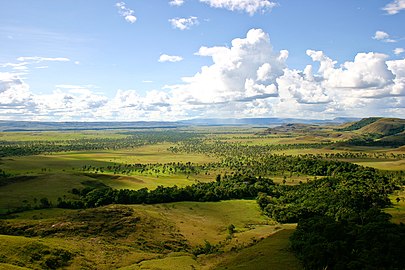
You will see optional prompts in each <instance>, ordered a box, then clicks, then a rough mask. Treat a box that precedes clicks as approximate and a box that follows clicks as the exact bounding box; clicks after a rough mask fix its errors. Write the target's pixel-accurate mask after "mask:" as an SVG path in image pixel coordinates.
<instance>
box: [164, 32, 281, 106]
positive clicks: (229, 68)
mask: <svg viewBox="0 0 405 270" xmlns="http://www.w3.org/2000/svg"><path fill="white" fill-rule="evenodd" d="M231 44H232V46H231V47H230V48H228V47H201V48H200V49H199V51H198V52H197V53H196V54H197V55H200V56H207V57H211V58H212V61H213V64H212V65H210V66H204V67H202V69H201V71H200V72H198V73H197V74H195V75H194V76H192V77H185V78H183V79H182V80H183V84H179V85H174V86H170V88H171V89H172V90H173V92H174V95H175V96H176V97H178V98H181V99H182V100H183V101H187V102H189V103H190V102H191V103H194V104H207V103H208V104H210V103H222V102H231V101H238V100H248V99H259V98H268V97H270V96H277V82H276V78H277V77H279V76H281V75H282V74H283V68H284V67H285V66H286V65H285V60H286V58H287V57H288V52H287V51H281V52H275V51H273V47H272V45H271V43H270V38H269V36H268V35H267V34H266V33H265V32H263V30H261V29H251V30H250V31H249V32H248V33H247V35H246V38H236V39H234V40H232V43H231Z"/></svg>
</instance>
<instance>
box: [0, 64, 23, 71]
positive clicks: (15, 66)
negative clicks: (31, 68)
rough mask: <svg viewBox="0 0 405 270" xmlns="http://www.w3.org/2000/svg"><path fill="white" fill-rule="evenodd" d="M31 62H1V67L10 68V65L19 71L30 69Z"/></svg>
mask: <svg viewBox="0 0 405 270" xmlns="http://www.w3.org/2000/svg"><path fill="white" fill-rule="evenodd" d="M28 64H29V63H27V62H22V63H5V64H0V67H3V68H8V67H10V68H11V69H13V70H17V71H25V70H28V67H27V65H28Z"/></svg>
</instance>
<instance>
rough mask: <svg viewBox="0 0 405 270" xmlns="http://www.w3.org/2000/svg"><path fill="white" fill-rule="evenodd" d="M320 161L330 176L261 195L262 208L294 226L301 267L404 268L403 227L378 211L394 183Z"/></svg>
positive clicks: (371, 171)
mask: <svg viewBox="0 0 405 270" xmlns="http://www.w3.org/2000/svg"><path fill="white" fill-rule="evenodd" d="M325 162H327V163H329V165H330V166H331V168H332V170H333V171H334V172H335V173H334V176H328V177H324V178H320V179H317V180H314V181H311V182H309V183H306V184H301V185H297V186H282V188H280V189H279V190H278V191H279V193H278V194H277V193H276V195H275V194H274V193H273V194H265V193H261V194H260V195H259V196H258V198H257V202H258V204H259V206H260V207H261V209H262V210H263V211H264V213H265V214H267V215H269V216H270V217H272V218H274V219H275V220H277V221H279V222H282V223H286V222H287V223H288V222H298V227H297V230H296V231H295V232H294V234H293V235H292V237H291V239H290V240H291V246H292V249H293V251H294V252H295V253H296V254H297V256H298V258H300V259H301V261H302V262H303V264H304V267H305V269H311V270H318V269H319V270H321V269H403V266H404V265H405V257H404V256H403V255H401V254H402V253H403V250H405V243H404V242H403V237H404V236H405V226H404V225H403V224H401V225H396V224H392V223H390V222H389V215H387V214H385V213H383V212H382V209H383V208H384V207H387V206H389V205H390V200H389V198H388V195H389V194H390V193H392V192H393V190H394V189H396V188H397V187H396V185H395V182H394V181H393V179H392V178H390V177H389V175H387V174H384V173H381V172H379V171H377V170H375V169H371V168H364V167H361V166H356V165H353V164H351V165H347V166H344V167H342V168H346V169H343V170H338V171H336V170H335V169H334V168H335V167H336V166H335V165H336V163H335V162H332V161H325ZM308 165H311V163H308ZM315 167H317V166H316V165H315Z"/></svg>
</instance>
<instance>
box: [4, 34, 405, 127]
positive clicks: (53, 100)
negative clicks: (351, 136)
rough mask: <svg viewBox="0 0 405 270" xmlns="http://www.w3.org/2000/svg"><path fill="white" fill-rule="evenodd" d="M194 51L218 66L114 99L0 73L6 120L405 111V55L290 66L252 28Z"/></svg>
mask: <svg viewBox="0 0 405 270" xmlns="http://www.w3.org/2000/svg"><path fill="white" fill-rule="evenodd" d="M196 55H198V56H201V57H209V58H210V59H212V64H210V65H206V66H203V67H201V69H200V70H199V72H197V73H196V74H195V75H194V76H190V77H184V78H182V82H181V83H179V84H177V85H167V86H166V87H164V88H163V89H161V90H151V91H147V92H146V93H144V94H140V92H138V91H136V90H131V89H130V90H122V89H121V90H117V92H116V94H115V96H113V97H112V98H108V97H107V96H105V95H104V94H102V93H100V90H99V89H97V90H95V89H96V88H97V87H95V86H92V85H75V84H59V85H56V86H55V90H54V91H53V92H52V93H50V94H35V93H33V92H31V91H30V89H29V86H28V84H27V83H25V82H24V81H23V79H21V77H20V76H19V75H18V74H16V73H4V72H3V73H1V72H0V109H1V110H0V119H19V120H23V119H24V120H98V119H103V120H132V121H134V120H177V119H184V118H191V117H237V118H240V117H269V116H277V117H302V118H331V117H335V116H342V115H347V116H353V115H355V116H359V117H361V116H369V115H385V116H391V117H392V116H396V117H405V110H404V108H405V59H400V60H388V56H387V55H385V54H381V53H376V52H365V53H358V54H357V55H356V56H355V57H354V58H353V59H350V60H348V61H346V62H343V63H341V64H339V63H338V62H337V61H335V60H334V59H332V58H330V57H328V56H327V55H326V54H325V53H324V52H323V51H315V50H307V55H308V56H309V59H312V61H313V62H315V64H314V65H312V64H308V65H307V66H306V67H305V68H304V69H303V70H298V69H291V68H288V66H287V64H286V60H287V58H288V51H286V50H281V51H275V50H274V49H273V46H272V44H271V42H270V37H269V36H268V34H266V33H265V32H264V31H263V30H261V29H251V30H249V31H248V32H247V34H246V36H245V37H242V38H235V39H233V40H232V41H231V43H230V45H229V46H213V47H204V46H203V47H201V48H200V49H199V50H198V52H196ZM165 57H166V59H170V58H171V57H174V56H170V55H167V56H165ZM165 57H162V58H163V59H164V58H165ZM173 59H174V58H173ZM24 60H29V59H24ZM30 61H32V59H31V60H30ZM314 66H319V68H317V69H315V68H314ZM145 82H146V81H145Z"/></svg>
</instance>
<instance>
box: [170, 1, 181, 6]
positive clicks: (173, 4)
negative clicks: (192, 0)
mask: <svg viewBox="0 0 405 270" xmlns="http://www.w3.org/2000/svg"><path fill="white" fill-rule="evenodd" d="M183 4H184V0H172V1H170V2H169V5H171V6H181V5H183Z"/></svg>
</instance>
